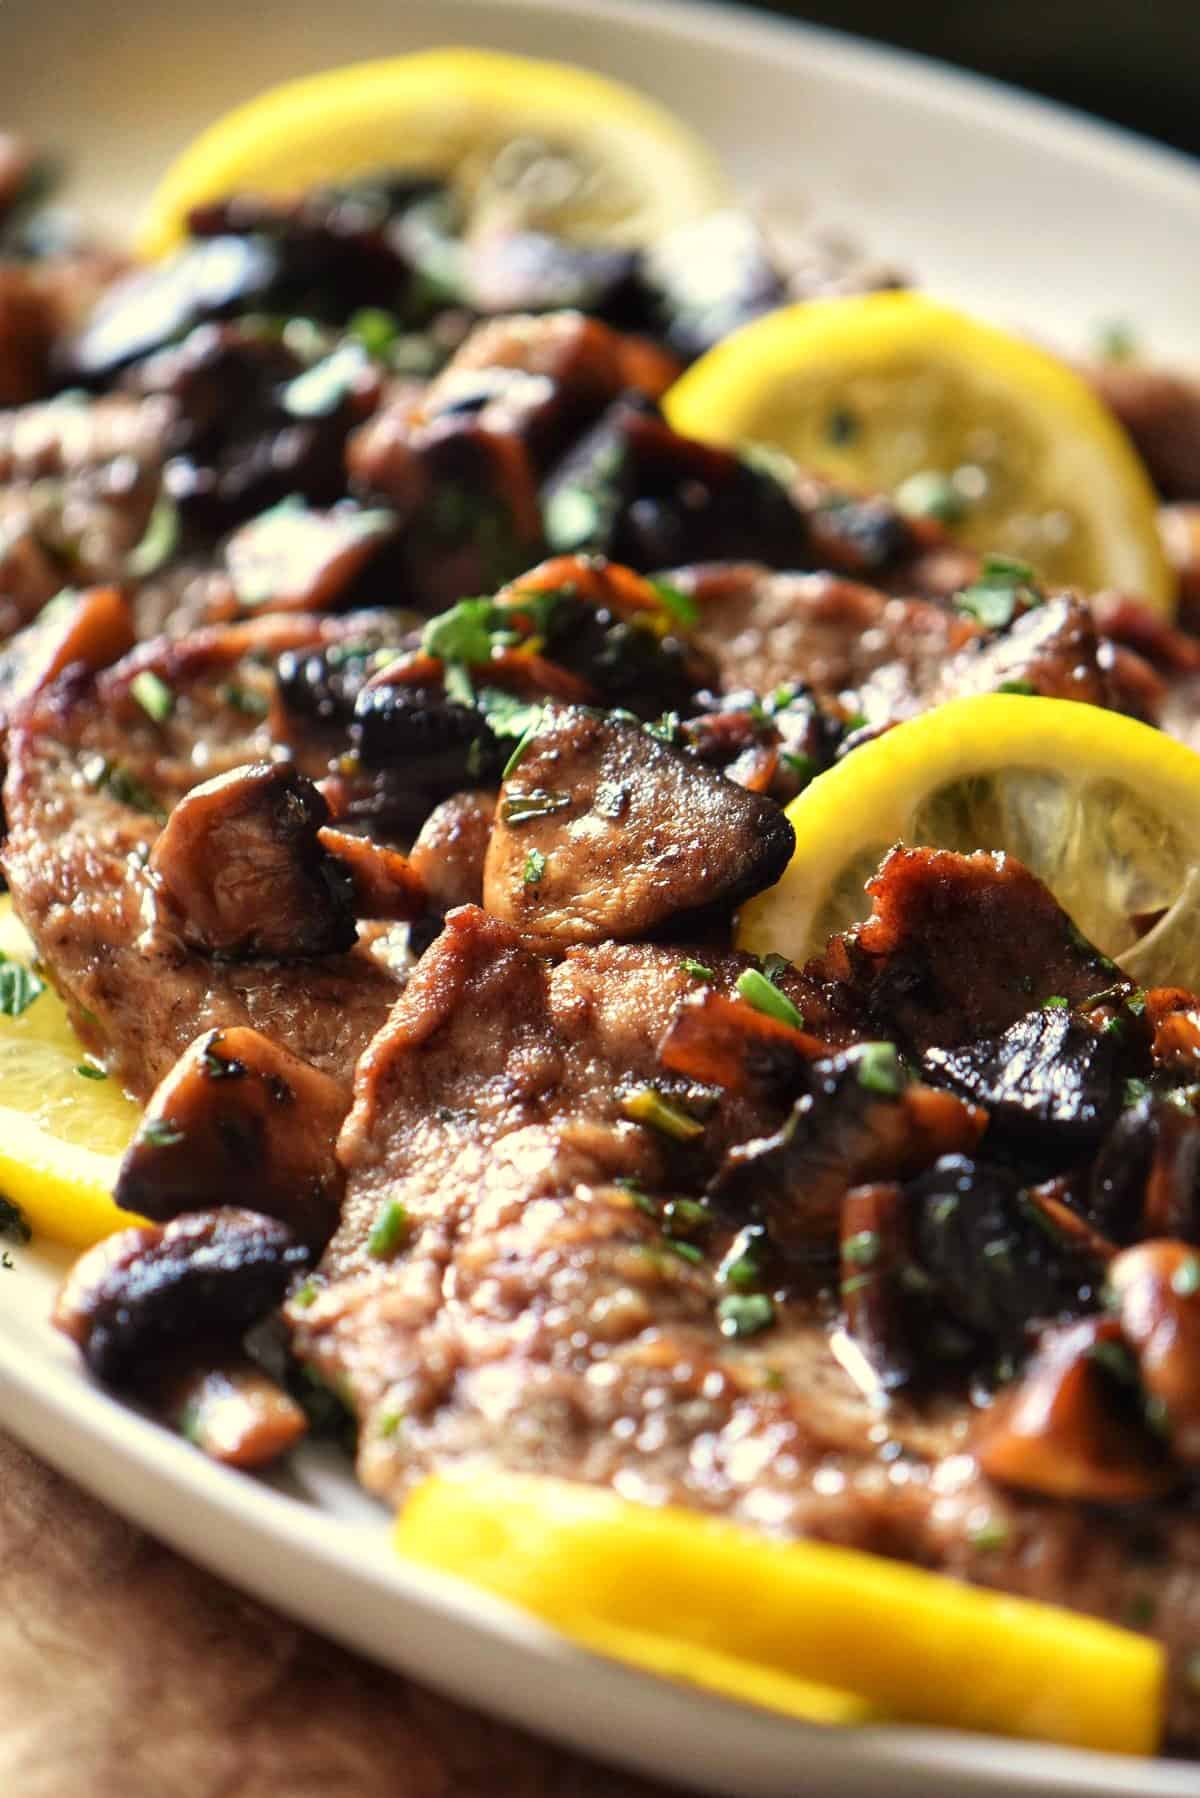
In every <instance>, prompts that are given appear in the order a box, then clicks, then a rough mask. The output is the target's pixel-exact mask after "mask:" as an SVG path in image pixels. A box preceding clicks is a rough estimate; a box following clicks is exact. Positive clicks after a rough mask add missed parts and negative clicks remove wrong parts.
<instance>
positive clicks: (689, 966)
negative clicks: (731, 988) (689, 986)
mask: <svg viewBox="0 0 1200 1798" xmlns="http://www.w3.org/2000/svg"><path fill="white" fill-rule="evenodd" d="M679 965H680V967H681V968H682V969H683V971H684V973H685V974H690V975H691V977H692V979H693V980H715V979H716V974H715V973H714V972H713V970H712V969H711V968H708V967H705V965H704V963H703V962H702V961H695V960H693V958H692V957H691V956H690V955H685V956H684V958H683V960H682V961H681V962H680V964H679Z"/></svg>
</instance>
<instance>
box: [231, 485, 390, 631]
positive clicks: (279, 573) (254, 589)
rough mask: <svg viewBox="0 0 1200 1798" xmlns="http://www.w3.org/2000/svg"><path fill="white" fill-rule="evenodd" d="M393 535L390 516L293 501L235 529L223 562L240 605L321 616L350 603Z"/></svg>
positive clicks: (379, 510)
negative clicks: (320, 507)
mask: <svg viewBox="0 0 1200 1798" xmlns="http://www.w3.org/2000/svg"><path fill="white" fill-rule="evenodd" d="M395 537H396V519H395V517H394V516H393V514H392V513H391V512H387V511H384V510H381V509H376V510H373V511H369V512H367V511H363V510H362V509H361V508H360V507H358V506H352V505H346V504H341V505H336V506H332V507H330V508H329V509H327V510H324V511H322V510H319V509H316V508H313V507H309V506H306V505H305V504H304V503H303V501H302V500H298V499H296V498H295V497H292V498H290V499H286V500H283V501H282V502H281V503H280V504H279V505H277V506H272V507H271V508H270V510H269V511H266V512H260V513H259V515H258V517H257V518H251V519H249V520H248V521H247V522H246V523H245V524H244V525H242V526H241V527H240V529H238V530H236V531H235V532H234V533H233V536H232V537H230V539H229V541H228V543H227V544H226V545H225V562H226V566H227V568H228V570H229V578H230V581H231V583H232V585H233V590H234V592H235V593H236V595H237V598H238V600H239V602H240V604H241V605H243V606H246V607H248V608H253V607H255V606H262V607H264V608H267V607H269V608H270V610H271V611H272V612H327V611H332V610H335V609H340V608H342V607H344V606H345V605H346V604H347V603H349V599H350V593H351V590H352V589H353V588H354V587H355V585H356V583H357V581H358V578H359V576H361V575H362V574H363V571H364V570H365V569H366V567H367V566H368V564H369V563H371V562H373V561H374V559H375V558H376V557H377V556H378V555H380V554H381V552H382V551H383V550H384V549H385V548H386V547H387V546H388V544H389V543H392V542H394V540H395ZM356 598H357V596H356ZM359 603H361V601H359Z"/></svg>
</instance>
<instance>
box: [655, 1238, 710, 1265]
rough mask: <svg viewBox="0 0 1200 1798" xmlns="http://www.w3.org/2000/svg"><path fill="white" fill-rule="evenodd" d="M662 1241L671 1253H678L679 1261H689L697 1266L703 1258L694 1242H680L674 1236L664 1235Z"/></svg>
mask: <svg viewBox="0 0 1200 1798" xmlns="http://www.w3.org/2000/svg"><path fill="white" fill-rule="evenodd" d="M663 1241H664V1243H665V1244H666V1247H667V1248H668V1249H670V1251H671V1253H672V1255H678V1256H679V1259H680V1260H681V1261H690V1262H692V1264H693V1265H694V1266H696V1267H699V1266H700V1264H701V1263H702V1262H703V1260H704V1256H703V1255H702V1254H701V1252H700V1250H699V1249H698V1248H697V1247H696V1245H695V1243H694V1242H680V1241H679V1239H678V1237H675V1236H664V1237H663Z"/></svg>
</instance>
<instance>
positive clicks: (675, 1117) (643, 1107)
mask: <svg viewBox="0 0 1200 1798" xmlns="http://www.w3.org/2000/svg"><path fill="white" fill-rule="evenodd" d="M621 1111H622V1113H623V1114H624V1116H625V1117H627V1118H629V1119H630V1120H631V1122H633V1123H635V1124H648V1125H650V1127H651V1128H652V1129H654V1130H660V1131H661V1132H662V1134H663V1135H664V1136H670V1137H672V1138H673V1139H674V1140H675V1141H676V1142H694V1141H695V1139H696V1138H697V1137H698V1136H703V1134H704V1125H703V1124H702V1123H701V1122H700V1120H699V1118H694V1117H690V1116H689V1115H688V1113H687V1112H686V1111H682V1110H680V1108H679V1106H678V1105H672V1104H671V1103H670V1102H669V1101H668V1100H667V1099H664V1098H663V1096H662V1094H661V1093H656V1092H655V1090H654V1088H653V1087H652V1086H639V1087H638V1088H637V1090H636V1091H635V1092H631V1093H627V1094H626V1095H625V1097H624V1098H623V1099H622V1101H621Z"/></svg>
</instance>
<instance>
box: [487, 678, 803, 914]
mask: <svg viewBox="0 0 1200 1798" xmlns="http://www.w3.org/2000/svg"><path fill="white" fill-rule="evenodd" d="M794 841H795V838H794V835H793V832H792V827H791V825H790V824H789V823H788V821H787V819H786V818H785V817H784V815H783V813H782V811H781V810H780V809H779V808H778V806H776V805H775V804H774V803H773V802H772V801H771V800H768V799H763V798H761V797H760V796H759V795H758V794H754V793H747V792H746V791H745V790H744V789H743V788H741V787H739V786H736V785H735V784H734V782H732V781H729V780H726V779H725V778H724V777H723V776H722V775H720V774H716V773H714V772H713V771H712V770H711V769H710V768H706V767H704V766H703V765H702V764H699V763H697V762H695V761H694V760H692V759H691V758H689V757H687V756H684V755H682V754H680V753H679V752H678V751H676V750H674V749H670V748H668V747H667V746H666V745H665V744H664V743H661V742H659V741H658V740H657V739H656V738H655V737H653V736H651V735H650V734H649V733H648V732H647V731H645V730H643V729H642V728H641V727H640V726H639V725H637V724H635V723H632V722H628V721H626V720H623V719H621V718H617V717H606V716H605V715H603V714H601V713H598V712H590V711H585V710H584V709H583V708H582V707H577V706H562V707H560V706H554V707H550V708H548V709H547V711H546V712H545V713H544V714H543V719H542V723H541V726H540V728H539V729H538V731H537V734H536V736H535V737H534V738H533V739H532V741H530V742H529V743H528V745H527V746H526V748H525V749H524V750H523V751H522V752H521V753H520V757H519V760H518V761H517V763H516V766H515V767H512V769H511V772H510V773H509V775H508V778H507V779H506V781H505V782H504V785H503V787H502V789H501V794H500V804H499V808H498V811H497V815H496V823H495V826H494V827H493V830H492V838H491V842H490V844H489V846H488V853H487V860H486V862H485V864H484V905H485V907H486V909H487V910H488V911H490V912H491V913H493V914H494V915H495V916H496V917H500V918H504V919H505V920H506V921H507V922H509V923H511V924H513V925H516V926H517V927H519V928H521V929H523V930H527V931H531V932H537V933H539V934H541V935H544V936H549V937H553V938H555V939H556V940H557V941H559V942H566V943H584V942H599V941H601V940H603V939H604V938H606V937H616V938H628V937H638V936H644V935H645V934H646V933H647V932H649V931H652V930H655V929H658V928H661V926H662V925H664V924H666V923H667V922H669V921H670V920H671V919H673V918H676V917H679V916H681V915H687V914H690V913H698V912H701V911H704V910H707V909H709V908H721V909H724V910H731V909H732V908H733V907H734V906H735V905H737V904H739V903H740V902H741V901H742V900H743V899H747V898H749V896H750V895H751V894H752V893H757V892H759V891H760V890H761V889H762V888H763V887H766V886H770V884H771V883H772V881H775V880H778V878H779V876H780V875H781V874H782V872H783V870H784V868H785V867H786V866H787V862H788V859H789V857H790V855H791V852H792V847H793V844H794Z"/></svg>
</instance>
